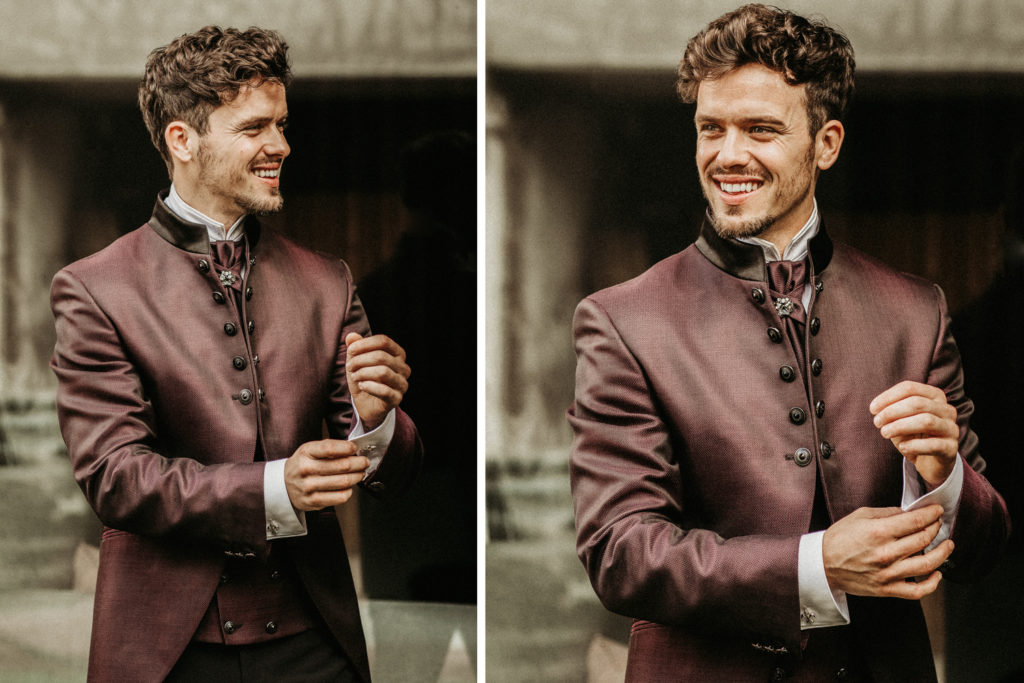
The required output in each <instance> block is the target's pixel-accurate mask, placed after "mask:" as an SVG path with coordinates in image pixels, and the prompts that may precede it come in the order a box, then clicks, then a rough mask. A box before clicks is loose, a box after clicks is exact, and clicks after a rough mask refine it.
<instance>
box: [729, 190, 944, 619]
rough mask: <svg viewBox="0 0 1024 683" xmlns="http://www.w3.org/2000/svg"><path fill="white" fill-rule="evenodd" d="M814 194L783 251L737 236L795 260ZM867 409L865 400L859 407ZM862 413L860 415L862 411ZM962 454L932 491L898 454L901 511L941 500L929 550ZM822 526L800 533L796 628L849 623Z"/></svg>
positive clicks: (811, 223) (805, 239)
mask: <svg viewBox="0 0 1024 683" xmlns="http://www.w3.org/2000/svg"><path fill="white" fill-rule="evenodd" d="M819 223H820V220H819V217H818V200H817V199H815V200H814V209H813V210H812V211H811V217H810V218H808V219H807V223H805V224H804V227H802V228H801V229H800V231H799V232H798V233H797V234H796V236H795V237H794V238H793V240H792V241H791V242H790V243H789V244H788V245H786V248H785V250H784V253H783V254H781V255H780V254H779V250H778V248H777V247H776V246H775V245H774V244H772V243H771V242H769V241H767V240H763V239H760V238H758V237H740V238H738V240H739V241H740V242H744V243H746V244H754V245H757V246H759V247H761V249H762V250H763V251H764V259H765V261H780V260H786V261H800V260H802V259H803V258H805V257H806V256H807V251H808V247H809V245H810V241H811V238H812V237H814V236H815V235H816V234H818V225H819ZM801 302H802V303H803V306H804V310H805V311H806V310H808V305H809V304H810V302H811V288H810V287H805V288H804V293H803V297H802V300H801ZM864 410H865V412H867V406H865V408H864ZM865 418H866V416H865ZM962 461H963V458H961V457H960V455H959V454H957V458H956V464H955V465H954V466H953V472H952V473H951V474H950V475H949V477H948V478H947V479H946V481H944V482H943V483H942V484H941V485H940V486H938V487H937V488H935V489H934V490H932V491H930V492H929V491H925V490H923V488H924V487H923V486H922V484H921V480H920V478H919V477H918V476H917V470H916V469H915V468H914V465H913V463H911V462H910V461H909V460H907V459H906V458H904V459H903V498H902V500H901V503H900V506H901V507H902V509H903V510H904V511H908V510H916V509H918V508H921V507H924V506H926V505H932V504H934V503H938V504H939V505H941V506H942V509H943V513H942V523H941V525H940V528H939V533H938V535H937V536H936V537H935V540H933V541H932V542H931V544H930V545H929V546H928V550H931V549H932V548H934V547H935V546H937V545H938V544H939V543H941V542H942V541H944V540H946V539H947V538H949V535H950V532H951V531H952V528H953V521H954V520H955V519H956V511H957V507H958V506H959V504H960V492H961V490H962V488H963V480H964V470H963V463H962ZM824 536H825V532H824V531H815V532H813V533H808V534H804V535H803V536H802V537H801V538H800V550H799V555H800V557H799V564H798V567H797V583H798V584H799V594H800V628H801V629H811V628H825V627H827V626H844V625H846V624H849V623H850V610H849V608H848V607H847V604H846V593H845V592H844V591H840V590H832V589H831V588H830V587H829V585H828V578H827V577H826V576H825V562H824V559H823V557H822V540H823V538H824Z"/></svg>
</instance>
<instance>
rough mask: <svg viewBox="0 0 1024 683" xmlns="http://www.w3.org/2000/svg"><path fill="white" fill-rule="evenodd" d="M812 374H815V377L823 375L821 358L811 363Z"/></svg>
mask: <svg viewBox="0 0 1024 683" xmlns="http://www.w3.org/2000/svg"><path fill="white" fill-rule="evenodd" d="M811 372H813V373H814V375H815V376H818V375H820V374H821V359H820V358H815V359H814V360H812V361H811Z"/></svg>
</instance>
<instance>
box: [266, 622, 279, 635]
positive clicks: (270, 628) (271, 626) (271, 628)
mask: <svg viewBox="0 0 1024 683" xmlns="http://www.w3.org/2000/svg"><path fill="white" fill-rule="evenodd" d="M263 630H264V631H266V632H267V633H271V634H273V633H277V622H274V621H268V622H267V625H266V626H265V627H264V628H263Z"/></svg>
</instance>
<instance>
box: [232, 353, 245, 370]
mask: <svg viewBox="0 0 1024 683" xmlns="http://www.w3.org/2000/svg"><path fill="white" fill-rule="evenodd" d="M231 364H232V365H234V366H235V370H245V366H246V362H245V359H244V358H242V357H241V356H235V357H234V358H232V359H231Z"/></svg>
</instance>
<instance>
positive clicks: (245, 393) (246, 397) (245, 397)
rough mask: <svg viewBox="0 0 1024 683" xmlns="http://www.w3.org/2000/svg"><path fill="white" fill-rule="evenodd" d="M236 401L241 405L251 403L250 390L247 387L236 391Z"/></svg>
mask: <svg viewBox="0 0 1024 683" xmlns="http://www.w3.org/2000/svg"><path fill="white" fill-rule="evenodd" d="M238 402H239V403H241V404H242V405H243V406H247V405H249V404H250V403H252V392H251V391H249V390H248V389H242V390H241V391H240V392H238Z"/></svg>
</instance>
